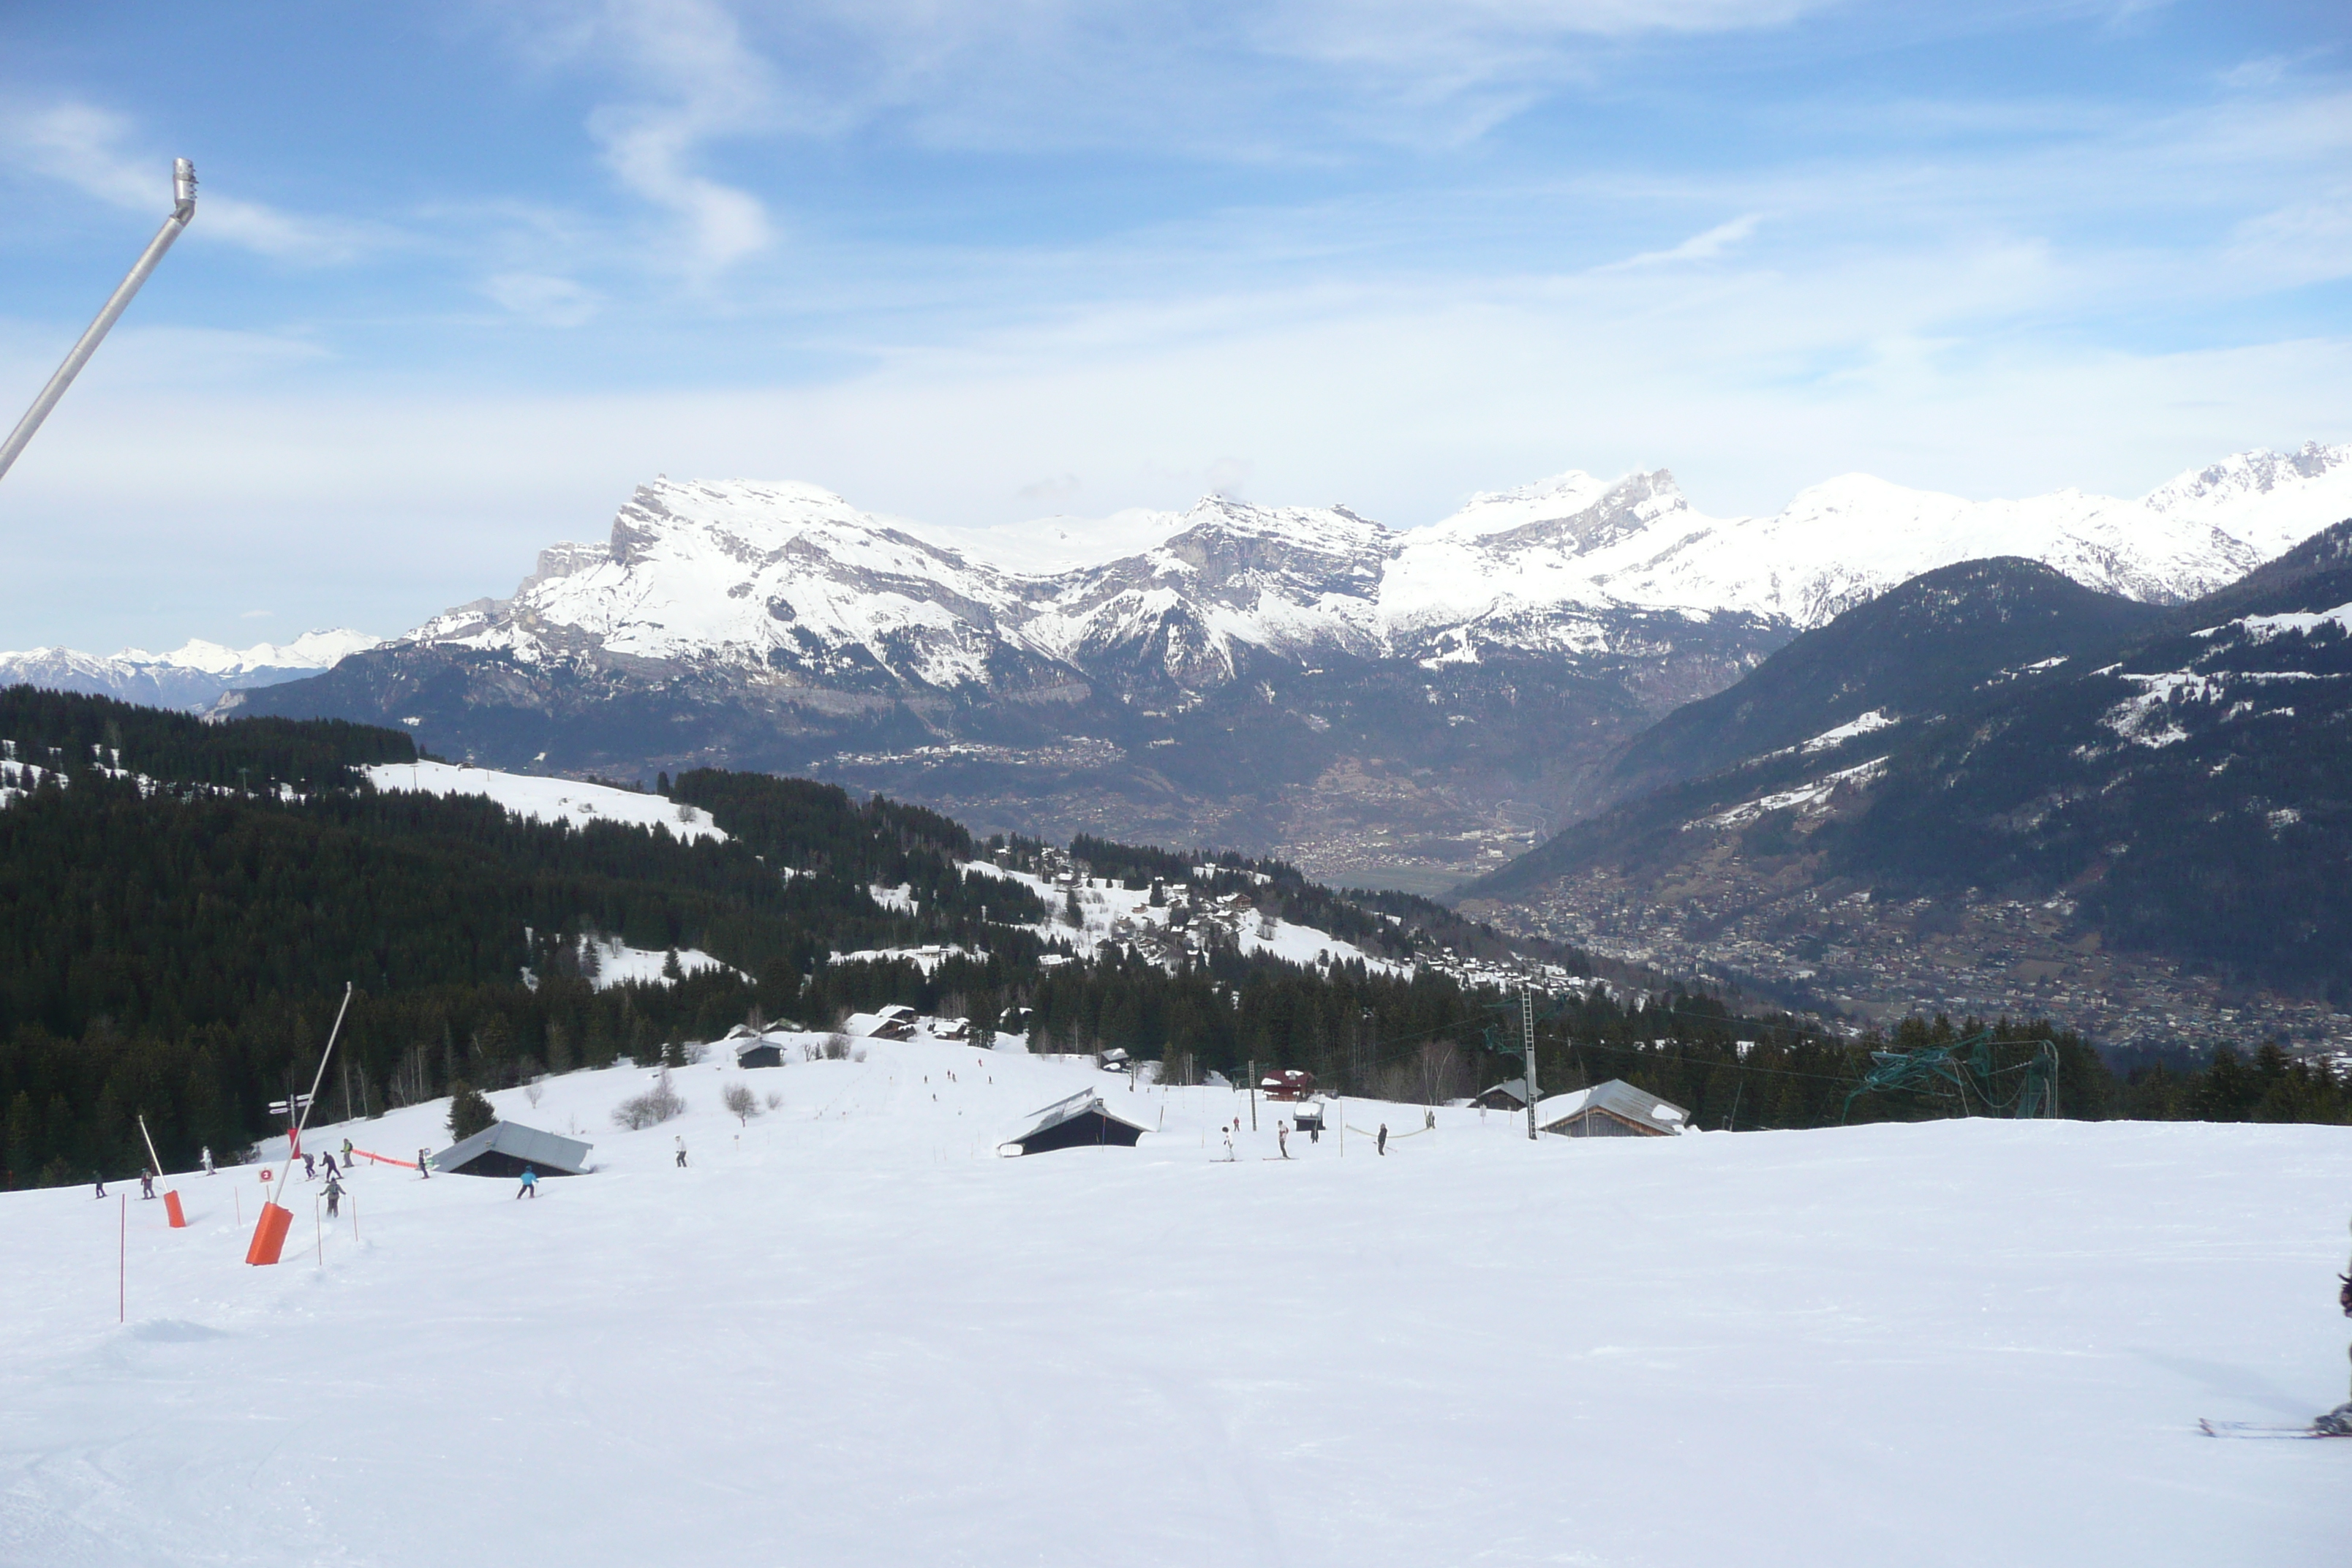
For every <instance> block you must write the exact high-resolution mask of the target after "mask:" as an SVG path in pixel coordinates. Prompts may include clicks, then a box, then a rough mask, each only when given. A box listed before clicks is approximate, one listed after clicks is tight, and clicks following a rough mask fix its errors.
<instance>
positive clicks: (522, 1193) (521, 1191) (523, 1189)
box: [515, 1165, 539, 1199]
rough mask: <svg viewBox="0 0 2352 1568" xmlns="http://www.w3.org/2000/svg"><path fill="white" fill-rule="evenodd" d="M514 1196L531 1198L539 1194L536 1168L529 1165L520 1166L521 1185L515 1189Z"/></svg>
mask: <svg viewBox="0 0 2352 1568" xmlns="http://www.w3.org/2000/svg"><path fill="white" fill-rule="evenodd" d="M515 1196H517V1197H519V1198H532V1199H536V1198H537V1197H538V1196H539V1172H538V1171H537V1170H536V1169H534V1168H533V1167H531V1166H530V1165H525V1166H524V1167H523V1168H522V1185H521V1186H520V1187H518V1188H516V1189H515Z"/></svg>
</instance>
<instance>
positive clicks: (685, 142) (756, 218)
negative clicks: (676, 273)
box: [534, 0, 784, 275]
mask: <svg viewBox="0 0 2352 1568" xmlns="http://www.w3.org/2000/svg"><path fill="white" fill-rule="evenodd" d="M534 45H535V47H536V48H537V49H538V51H539V52H540V53H541V55H542V57H543V58H546V59H548V60H551V61H568V62H572V63H593V65H594V66H595V68H598V69H599V70H600V71H601V72H602V73H604V74H605V75H606V76H608V77H609V78H610V79H613V80H614V81H615V82H616V83H617V84H618V85H619V88H620V94H619V96H617V97H616V98H614V100H611V101H608V102H605V103H603V104H601V105H599V106H598V107H597V108H596V109H595V110H594V111H593V113H592V114H590V116H589V117H588V124H587V130H588V133H589V135H590V136H591V137H592V138H593V140H594V142H595V143H596V146H597V148H598V150H599V153H601V155H602V157H603V160H604V165H605V167H606V168H607V169H609V170H610V171H611V172H612V174H613V176H614V179H615V180H617V181H618V182H619V184H621V186H622V188H624V189H625V190H627V191H628V192H630V193H631V194H632V195H635V196H638V197H640V198H642V199H643V200H645V201H647V202H650V203H652V204H653V205H656V206H657V207H660V208H663V209H665V210H666V211H667V212H668V213H669V214H670V215H671V216H673V217H674V218H675V219H677V220H678V222H679V223H680V224H681V225H682V232H680V233H679V234H677V236H676V237H674V238H672V239H668V240H665V241H663V242H660V243H658V244H657V246H656V252H657V253H658V254H660V255H662V256H664V257H666V258H671V259H673V260H674V261H675V262H677V264H678V266H679V268H680V269H681V270H684V271H686V272H688V273H689V274H695V275H709V274H712V273H716V272H718V271H720V270H723V269H724V268H728V267H730V266H731V265H733V264H734V263H736V262H739V261H741V260H742V259H744V258H747V257H750V256H752V255H755V254H757V253H758V252H760V251H761V250H764V249H766V248H767V247H769V245H770V244H771V243H772V241H773V239H774V230H773V225H772V222H771V220H770V217H769V214H768V209H767V205H766V203H764V202H763V201H761V199H760V197H759V196H757V195H753V194H752V193H751V192H750V191H747V190H744V189H742V188H740V186H737V185H733V184H727V183H726V182H724V181H722V180H720V179H718V178H716V177H714V176H713V175H712V174H709V172H708V171H707V170H706V169H705V168H704V167H703V165H702V158H703V155H704V154H705V153H707V152H708V151H709V148H710V146H711V145H712V144H713V143H715V142H726V141H729V140H731V139H740V138H742V137H745V136H749V135H751V134H753V133H757V132H770V131H773V130H775V129H777V128H778V127H779V125H780V122H781V121H782V119H783V118H784V116H783V112H782V110H783V105H782V93H781V91H780V89H779V85H778V82H777V80H776V77H775V73H774V71H773V70H772V68H771V66H770V65H769V63H768V61H767V60H766V58H764V57H762V56H761V53H760V52H759V51H758V50H757V49H756V48H754V47H752V46H751V44H750V43H749V42H747V41H746V39H745V37H744V36H743V30H742V28H741V26H740V25H739V24H738V22H737V20H736V18H735V16H734V14H733V13H732V12H731V11H730V10H729V9H728V8H727V7H726V6H725V5H722V4H719V0H604V3H603V4H602V5H597V6H595V7H593V9H590V10H587V11H572V12H565V13H558V14H556V15H555V16H554V17H553V18H552V26H551V28H549V29H548V30H545V31H542V32H541V34H540V35H539V36H538V37H536V39H535V40H534Z"/></svg>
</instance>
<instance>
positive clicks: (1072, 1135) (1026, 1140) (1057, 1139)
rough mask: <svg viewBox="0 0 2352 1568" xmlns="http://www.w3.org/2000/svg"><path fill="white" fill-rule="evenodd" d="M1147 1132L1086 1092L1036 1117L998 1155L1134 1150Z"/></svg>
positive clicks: (1000, 1144) (1002, 1147) (1088, 1090)
mask: <svg viewBox="0 0 2352 1568" xmlns="http://www.w3.org/2000/svg"><path fill="white" fill-rule="evenodd" d="M1145 1131H1148V1130H1147V1129H1146V1128H1145V1127H1143V1126H1142V1124H1140V1123H1139V1122H1134V1121H1129V1120H1128V1119H1127V1118H1126V1117H1124V1116H1118V1115H1115V1114H1113V1113H1112V1111H1111V1109H1110V1108H1109V1107H1108V1106H1107V1105H1105V1104H1104V1103H1103V1102H1102V1096H1100V1095H1098V1094H1097V1093H1096V1092H1095V1091H1094V1090H1092V1089H1080V1090H1078V1092H1077V1093H1076V1094H1074V1095H1072V1096H1070V1098H1069V1099H1067V1100H1055V1102H1054V1103H1053V1104H1051V1105H1049V1106H1047V1107H1045V1110H1040V1111H1038V1112H1036V1113H1035V1114H1034V1115H1032V1116H1031V1117H1030V1118H1029V1125H1028V1127H1027V1129H1026V1130H1025V1131H1021V1132H1018V1133H1015V1134H1014V1135H1013V1136H1012V1137H1010V1138H1007V1139H1006V1140H1005V1141H1004V1142H1002V1143H999V1144H998V1145H997V1146H996V1152H998V1153H1000V1154H1004V1155H1013V1154H1042V1153H1044V1152H1045V1151H1047V1150H1048V1149H1078V1148H1089V1149H1091V1148H1097V1147H1105V1146H1108V1147H1116V1148H1122V1149H1132V1148H1134V1147H1135V1141H1136V1140H1137V1139H1139V1138H1140V1137H1142V1136H1143V1134H1144V1133H1145Z"/></svg>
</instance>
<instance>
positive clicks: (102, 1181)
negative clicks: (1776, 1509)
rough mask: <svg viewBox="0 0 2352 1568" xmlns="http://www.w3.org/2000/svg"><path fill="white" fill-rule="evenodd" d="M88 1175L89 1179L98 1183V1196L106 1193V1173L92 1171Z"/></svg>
mask: <svg viewBox="0 0 2352 1568" xmlns="http://www.w3.org/2000/svg"><path fill="white" fill-rule="evenodd" d="M89 1175H90V1180H92V1181H94V1182H96V1183H97V1184H98V1195H99V1196H100V1197H104V1196H105V1195H106V1173H105V1172H103V1171H92V1172H91V1173H89Z"/></svg>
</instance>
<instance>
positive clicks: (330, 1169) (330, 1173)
mask: <svg viewBox="0 0 2352 1568" xmlns="http://www.w3.org/2000/svg"><path fill="white" fill-rule="evenodd" d="M319 1157H320V1159H321V1160H324V1161H325V1162H326V1163H327V1180H329V1181H333V1180H334V1179H335V1176H336V1171H335V1152H334V1151H333V1150H332V1149H330V1150H328V1151H327V1152H325V1153H324V1154H321V1155H320V1156H319Z"/></svg>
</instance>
